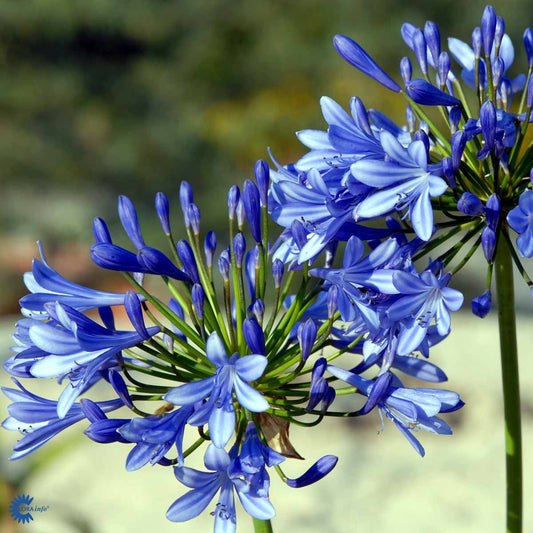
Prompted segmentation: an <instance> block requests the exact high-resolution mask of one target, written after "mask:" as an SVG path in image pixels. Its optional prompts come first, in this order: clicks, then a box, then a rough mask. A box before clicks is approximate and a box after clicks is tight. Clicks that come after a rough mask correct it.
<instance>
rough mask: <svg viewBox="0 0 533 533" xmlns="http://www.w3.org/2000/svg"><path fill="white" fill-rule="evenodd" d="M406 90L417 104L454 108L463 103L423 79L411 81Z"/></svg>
mask: <svg viewBox="0 0 533 533" xmlns="http://www.w3.org/2000/svg"><path fill="white" fill-rule="evenodd" d="M405 90H406V92H407V94H408V95H409V97H410V98H412V99H413V101H414V102H416V103H417V104H422V105H444V106H452V105H459V104H460V103H461V102H460V101H459V100H458V99H457V98H455V96H452V95H451V94H447V93H445V92H444V91H441V90H440V89H437V87H435V86H433V85H431V83H429V82H427V81H426V80H422V79H415V80H411V81H410V82H409V83H408V84H407V85H406V86H405Z"/></svg>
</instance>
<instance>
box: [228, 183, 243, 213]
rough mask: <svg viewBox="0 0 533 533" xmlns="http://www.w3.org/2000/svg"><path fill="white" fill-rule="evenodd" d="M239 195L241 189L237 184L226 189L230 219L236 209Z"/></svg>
mask: <svg viewBox="0 0 533 533" xmlns="http://www.w3.org/2000/svg"><path fill="white" fill-rule="evenodd" d="M240 197H241V191H240V189H239V187H237V185H233V186H232V187H231V188H230V190H229V191H228V215H229V219H230V220H233V219H234V218H235V212H236V210H237V205H238V204H239V199H240Z"/></svg>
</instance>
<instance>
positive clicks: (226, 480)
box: [167, 444, 275, 532]
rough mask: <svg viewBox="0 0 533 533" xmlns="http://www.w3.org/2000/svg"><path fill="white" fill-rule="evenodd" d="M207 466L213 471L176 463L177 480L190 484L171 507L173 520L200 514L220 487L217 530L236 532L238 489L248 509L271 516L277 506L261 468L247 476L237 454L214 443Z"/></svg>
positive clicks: (169, 514) (256, 514)
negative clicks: (271, 500)
mask: <svg viewBox="0 0 533 533" xmlns="http://www.w3.org/2000/svg"><path fill="white" fill-rule="evenodd" d="M204 463H205V467H206V468H207V469H208V470H211V472H201V471H199V470H195V469H193V468H189V467H186V466H176V467H175V468H174V473H175V475H176V478H177V479H178V481H180V482H181V483H183V484H184V485H185V486H186V487H189V488H191V489H192V490H190V491H189V492H187V493H186V494H185V495H184V496H182V497H181V498H178V499H177V500H176V501H175V502H174V503H173V504H172V505H171V506H170V507H169V509H168V511H167V518H168V519H169V520H171V521H172V522H185V521H187V520H191V519H192V518H195V517H196V516H198V515H199V514H200V513H201V512H202V511H203V510H204V509H205V508H206V507H207V506H208V505H209V503H210V502H211V500H212V499H213V498H214V497H215V495H216V493H217V492H219V491H220V495H219V499H218V502H217V504H216V507H215V510H214V511H213V513H212V514H213V515H214V517H215V531H227V532H233V531H236V529H237V518H236V511H235V493H234V490H235V491H236V492H237V495H238V496H239V499H240V501H241V503H242V505H243V507H244V508H245V510H246V512H247V513H248V514H249V515H250V516H253V517H254V518H257V519H259V520H270V519H271V518H272V517H273V516H274V515H275V511H274V507H273V506H272V504H271V503H270V500H269V499H268V481H267V480H265V478H264V477H263V476H262V475H261V470H260V471H259V472H256V473H255V474H252V475H247V476H244V479H243V473H242V470H240V469H239V468H238V467H236V464H235V458H234V459H232V458H231V456H230V455H229V454H228V453H227V452H226V451H225V450H223V449H220V448H217V447H216V446H215V445H213V444H211V445H210V446H209V447H208V448H207V452H206V454H205V457H204Z"/></svg>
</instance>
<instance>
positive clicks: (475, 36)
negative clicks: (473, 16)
mask: <svg viewBox="0 0 533 533" xmlns="http://www.w3.org/2000/svg"><path fill="white" fill-rule="evenodd" d="M482 46H483V38H482V36H481V28H479V27H475V28H474V30H473V31H472V49H473V50H474V55H475V57H476V59H479V58H480V57H481V47H482Z"/></svg>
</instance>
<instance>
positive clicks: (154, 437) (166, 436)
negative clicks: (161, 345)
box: [117, 406, 193, 471]
mask: <svg viewBox="0 0 533 533" xmlns="http://www.w3.org/2000/svg"><path fill="white" fill-rule="evenodd" d="M192 412H193V408H192V407H190V406H186V407H182V408H181V409H177V410H176V411H174V412H172V413H168V414H161V415H153V416H147V417H146V418H134V419H132V420H131V422H129V423H127V424H125V425H123V426H122V427H120V428H119V429H118V430H117V431H118V433H119V434H120V435H121V436H122V437H123V438H124V439H125V440H126V441H129V442H136V443H137V445H136V446H135V447H134V448H133V449H132V450H131V452H130V453H129V455H128V458H127V459H126V470H128V471H132V470H137V469H139V468H141V467H143V466H144V465H145V464H147V463H148V462H150V463H151V464H153V465H154V464H156V463H158V462H159V461H160V460H161V459H162V458H163V456H164V455H165V454H166V453H167V452H168V450H170V448H171V447H172V446H173V445H174V444H175V445H176V448H177V450H178V464H179V465H182V464H183V435H184V432H185V426H186V424H187V420H188V418H189V417H190V416H191V414H192Z"/></svg>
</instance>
